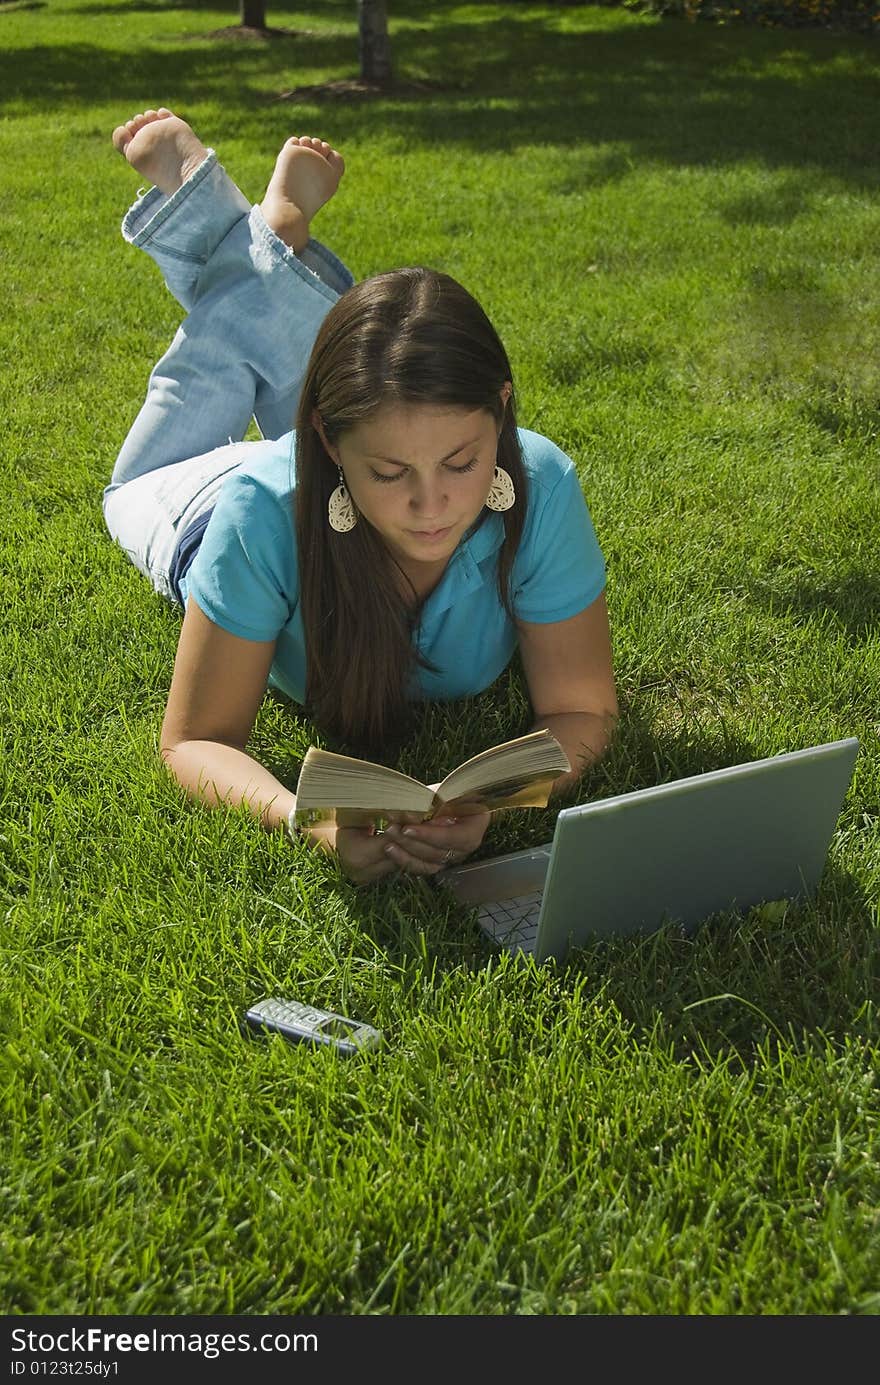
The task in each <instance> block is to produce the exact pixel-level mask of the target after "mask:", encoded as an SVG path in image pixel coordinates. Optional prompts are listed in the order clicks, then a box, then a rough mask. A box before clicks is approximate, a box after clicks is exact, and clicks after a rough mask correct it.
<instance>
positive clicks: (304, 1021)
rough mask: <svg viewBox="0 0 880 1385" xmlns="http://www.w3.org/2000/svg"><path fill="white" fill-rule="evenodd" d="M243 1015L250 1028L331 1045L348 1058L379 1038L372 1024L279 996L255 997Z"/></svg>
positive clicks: (380, 1032) (310, 1042)
mask: <svg viewBox="0 0 880 1385" xmlns="http://www.w3.org/2000/svg"><path fill="white" fill-rule="evenodd" d="M244 1018H245V1021H246V1023H247V1024H248V1025H249V1026H250V1028H251V1029H253V1030H257V1031H263V1032H265V1033H269V1034H282V1035H283V1036H284V1038H285V1039H287V1040H288V1041H289V1042H290V1043H295V1044H316V1045H318V1046H319V1047H323V1048H334V1049H336V1051H337V1053H341V1054H344V1055H345V1057H347V1058H349V1057H351V1055H352V1054H354V1053H360V1052H361V1051H362V1050H363V1049H368V1048H375V1047H376V1045H377V1044H378V1043H380V1042H381V1040H382V1031H381V1030H379V1029H374V1028H373V1026H372V1025H371V1024H362V1023H361V1021H360V1020H352V1019H348V1018H347V1016H346V1015H338V1014H336V1013H335V1011H333V1010H318V1009H316V1008H315V1006H314V1005H303V1004H302V1003H301V1002H300V1001H298V1000H285V999H284V998H283V997H282V996H266V997H265V998H264V999H263V1000H257V1001H255V1002H254V1004H253V1005H252V1006H251V1007H250V1009H249V1010H247V1011H246V1012H245V1017H244Z"/></svg>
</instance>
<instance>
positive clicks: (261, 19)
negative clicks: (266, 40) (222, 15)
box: [238, 0, 266, 29]
mask: <svg viewBox="0 0 880 1385" xmlns="http://www.w3.org/2000/svg"><path fill="white" fill-rule="evenodd" d="M238 11H239V18H240V20H241V23H242V24H243V25H244V27H245V28H247V29H265V27H266V0H239V5H238Z"/></svg>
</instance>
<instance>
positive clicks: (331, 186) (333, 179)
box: [260, 135, 345, 253]
mask: <svg viewBox="0 0 880 1385" xmlns="http://www.w3.org/2000/svg"><path fill="white" fill-rule="evenodd" d="M344 172H345V160H344V159H343V157H342V155H341V154H340V153H338V152H337V151H336V150H335V149H331V147H330V145H329V144H328V143H327V141H326V140H323V139H312V138H311V137H310V136H308V135H294V136H292V138H291V139H289V140H287V141H286V143H285V144H283V145H282V146H281V153H280V154H279V155H278V158H277V159H276V161H275V171H274V173H273V174H272V177H271V178H270V179H269V186H268V187H267V189H266V194H265V196H264V198H263V200H262V202H261V203H260V209H261V211H262V213H263V216H264V217H265V218H266V221H267V223H268V225H269V226H271V228H272V230H273V231H274V232H275V234H276V236H280V237H281V239H282V240H283V241H284V243H285V244H286V245H289V246H290V248H291V249H292V250H295V251H296V252H297V253H299V251H300V250H302V249H304V248H305V245H306V243H307V242H308V239H309V222H310V221H311V219H312V217H313V216H314V215H315V213H316V212H317V211H318V210H319V209H320V208H321V207H323V206H324V204H325V202H329V201H330V198H331V197H332V196H333V194H334V192H335V191H336V189H337V188H338V187H339V180H340V179H341V177H342V175H343V173H344Z"/></svg>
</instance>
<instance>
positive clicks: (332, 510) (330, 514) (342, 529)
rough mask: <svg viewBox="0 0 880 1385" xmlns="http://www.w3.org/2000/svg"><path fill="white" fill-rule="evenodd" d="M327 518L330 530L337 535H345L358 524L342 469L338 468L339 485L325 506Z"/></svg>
mask: <svg viewBox="0 0 880 1385" xmlns="http://www.w3.org/2000/svg"><path fill="white" fill-rule="evenodd" d="M327 518H328V519H329V521H330V528H331V529H333V530H335V532H336V533H337V534H347V533H348V532H349V530H350V529H353V528H354V526H355V525H356V524H357V522H358V517H357V510H356V509H355V508H354V502H353V501H352V498H351V496H350V495H349V493H348V486H347V485H346V484H345V477H344V476H343V474H342V467H340V468H339V485H338V486H337V487H336V489H335V491H334V492H333V494H332V495H331V497H330V501H329V503H328V505H327Z"/></svg>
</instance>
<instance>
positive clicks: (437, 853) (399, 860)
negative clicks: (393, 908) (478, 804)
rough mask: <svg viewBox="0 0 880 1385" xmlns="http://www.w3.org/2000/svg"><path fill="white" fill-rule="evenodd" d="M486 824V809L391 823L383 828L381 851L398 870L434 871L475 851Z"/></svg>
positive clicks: (427, 872)
mask: <svg viewBox="0 0 880 1385" xmlns="http://www.w3.org/2000/svg"><path fill="white" fill-rule="evenodd" d="M488 826H489V813H488V812H477V813H468V814H465V815H464V816H462V817H458V818H454V817H436V818H432V819H431V821H430V822H418V823H408V824H407V823H391V825H390V826H388V827H386V828H385V841H386V843H387V845H386V847H385V851H386V854H387V856H388V859H389V861H393V862H394V864H395V865H396V866H397V867H398V868H399V869H400V870H403V871H408V872H410V873H411V874H412V875H436V874H437V872H438V871H441V870H444V869H445V868H446V867H447V866H453V865H456V866H457V865H460V863H461V862H462V861H463V860H465V858H466V857H467V856H470V854H471V852H472V851H476V849H477V847H478V846H479V845H480V842H481V841H482V840H483V837H484V836H485V835H486V828H487V827H488Z"/></svg>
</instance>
